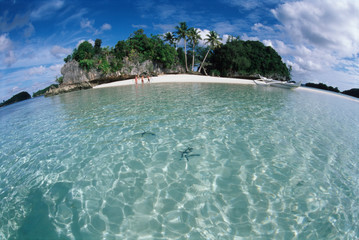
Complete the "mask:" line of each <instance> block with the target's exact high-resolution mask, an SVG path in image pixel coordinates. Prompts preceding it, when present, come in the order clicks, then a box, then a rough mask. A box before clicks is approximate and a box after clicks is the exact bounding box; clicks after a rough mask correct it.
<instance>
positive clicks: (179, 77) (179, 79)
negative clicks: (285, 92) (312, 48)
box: [94, 74, 359, 102]
mask: <svg viewBox="0 0 359 240" xmlns="http://www.w3.org/2000/svg"><path fill="white" fill-rule="evenodd" d="M137 82H138V83H137V84H142V83H141V78H139V79H138V81H137ZM144 83H145V84H148V82H147V78H144ZM150 83H151V84H152V83H227V84H249V85H254V84H255V83H254V81H252V80H248V79H240V78H223V77H212V76H203V75H191V74H173V75H172V74H169V75H160V76H157V77H151V78H150ZM133 84H135V79H129V80H122V81H117V82H112V83H106V84H101V85H98V86H95V87H94V88H107V87H118V86H126V85H133ZM295 90H300V91H311V92H313V93H320V94H330V95H334V96H336V97H342V98H346V99H348V100H352V101H355V102H359V99H357V98H354V97H351V96H348V95H344V94H340V93H335V92H330V91H325V90H320V89H315V88H308V87H299V88H296V89H295Z"/></svg>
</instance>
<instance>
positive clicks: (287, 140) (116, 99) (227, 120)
mask: <svg viewBox="0 0 359 240" xmlns="http://www.w3.org/2000/svg"><path fill="white" fill-rule="evenodd" d="M0 125H1V128H0V133H1V138H0V239H31V238H34V239H169V238H172V239H240V238H238V237H244V238H249V239H292V238H293V239H356V238H358V237H359V226H358V222H359V190H358V185H359V162H358V156H359V104H358V102H354V101H350V100H347V99H343V98H340V97H335V96H331V95H327V94H320V93H311V92H306V91H301V90H294V91H290V90H286V89H277V88H260V87H256V86H242V85H229V84H222V85H220V84H152V85H145V86H138V87H135V86H126V87H119V88H107V89H93V90H88V91H79V92H74V93H69V94H63V95H60V96H55V97H51V98H37V99H33V100H30V101H26V102H21V103H17V104H14V105H11V106H8V107H5V108H2V109H0Z"/></svg>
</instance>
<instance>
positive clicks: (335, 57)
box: [252, 0, 359, 90]
mask: <svg viewBox="0 0 359 240" xmlns="http://www.w3.org/2000/svg"><path fill="white" fill-rule="evenodd" d="M358 12H359V1H352V0H341V1H330V0H302V1H293V2H287V3H285V4H282V5H279V6H278V7H277V8H276V9H274V10H272V13H273V14H274V16H275V17H276V18H277V19H278V21H279V22H281V25H280V26H279V27H278V29H280V30H281V36H279V37H283V36H289V38H290V40H291V42H292V43H290V44H289V42H290V41H288V39H286V40H284V38H283V39H282V40H279V39H276V40H275V39H272V40H264V41H263V43H264V44H266V45H267V46H272V47H273V48H274V49H275V50H276V51H277V52H278V53H279V54H280V55H281V56H283V57H284V60H285V62H286V64H287V65H291V66H292V68H293V77H294V78H295V80H304V81H312V82H323V83H325V84H328V85H331V86H337V87H339V89H341V90H345V89H349V88H353V87H358V86H359V81H358V73H359V64H356V62H358V54H359V42H358V39H359V29H358V23H359V14H357V13H358ZM276 27H277V26H276ZM257 29H258V30H262V25H257V26H254V27H253V28H252V30H257ZM274 36H275V35H272V37H274Z"/></svg>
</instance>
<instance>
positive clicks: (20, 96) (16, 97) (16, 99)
mask: <svg viewBox="0 0 359 240" xmlns="http://www.w3.org/2000/svg"><path fill="white" fill-rule="evenodd" d="M30 98H31V95H30V94H29V93H28V92H21V93H18V94H16V95H14V96H12V97H11V98H10V99H8V100H6V101H3V102H2V103H0V107H3V106H6V105H10V104H13V103H16V102H21V101H24V100H27V99H30Z"/></svg>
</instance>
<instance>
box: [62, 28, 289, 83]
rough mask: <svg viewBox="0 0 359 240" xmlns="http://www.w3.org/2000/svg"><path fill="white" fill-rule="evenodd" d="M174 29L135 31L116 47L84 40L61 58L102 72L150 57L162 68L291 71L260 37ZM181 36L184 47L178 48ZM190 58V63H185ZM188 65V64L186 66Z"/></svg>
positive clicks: (247, 73) (230, 73) (216, 72)
mask: <svg viewBox="0 0 359 240" xmlns="http://www.w3.org/2000/svg"><path fill="white" fill-rule="evenodd" d="M175 30H176V31H175V32H173V33H170V32H168V33H166V34H164V35H151V36H150V37H148V36H147V35H146V34H145V33H144V30H142V29H139V30H137V31H135V32H134V33H133V34H131V35H130V37H129V38H128V39H127V40H121V41H118V42H117V44H116V45H115V47H102V46H101V45H102V40H101V39H96V41H95V43H94V45H92V44H91V43H89V42H87V41H84V42H82V43H81V44H80V45H79V46H78V47H77V48H76V49H74V51H73V53H72V54H71V55H68V56H67V57H66V58H65V59H64V61H65V62H66V63H67V62H70V61H73V60H75V61H77V62H78V63H79V66H80V67H81V68H82V69H85V70H91V69H96V70H97V71H100V72H102V73H104V74H108V73H111V72H112V73H115V72H118V71H121V68H122V67H123V66H124V61H130V62H140V63H141V62H144V61H146V60H150V61H152V62H154V63H156V64H160V65H161V66H162V67H163V68H167V69H168V68H171V67H173V66H175V65H182V67H184V69H185V72H195V69H196V72H199V73H204V74H206V75H207V73H210V74H211V75H219V76H226V77H227V76H238V75H241V76H250V75H258V74H260V75H264V76H269V77H275V78H280V79H289V78H290V71H289V70H288V68H287V66H286V65H285V64H284V63H283V62H282V58H281V57H280V56H279V55H278V53H277V52H276V51H275V50H274V49H273V48H272V47H269V46H268V47H266V46H264V45H263V44H262V43H261V42H259V41H242V40H240V39H239V38H235V37H231V38H229V40H228V41H227V42H226V43H222V42H221V40H222V39H221V38H220V37H219V35H218V34H217V33H216V32H215V31H210V32H209V33H208V34H207V35H206V38H205V39H203V40H204V42H205V43H206V44H205V45H203V46H200V45H199V43H200V40H202V38H201V36H200V33H199V30H198V29H196V28H193V27H191V28H189V27H188V26H187V24H186V23H185V22H181V23H179V25H178V26H176V27H175ZM181 40H183V44H184V49H183V48H178V43H179V41H181ZM188 58H191V64H188V62H189V61H188V60H187V59H188ZM188 65H190V67H189V66H188Z"/></svg>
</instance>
